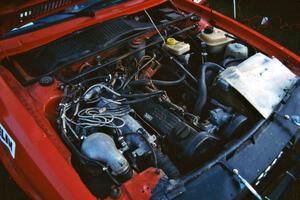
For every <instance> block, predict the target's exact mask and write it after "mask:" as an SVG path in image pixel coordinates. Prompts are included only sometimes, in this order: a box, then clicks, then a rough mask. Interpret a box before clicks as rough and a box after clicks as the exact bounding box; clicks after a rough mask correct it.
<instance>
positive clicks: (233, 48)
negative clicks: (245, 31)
mask: <svg viewBox="0 0 300 200" xmlns="http://www.w3.org/2000/svg"><path fill="white" fill-rule="evenodd" d="M224 57H225V58H227V57H232V58H235V59H246V58H248V47H246V46H245V45H243V44H240V43H232V44H228V45H227V47H226V50H225V55H224Z"/></svg>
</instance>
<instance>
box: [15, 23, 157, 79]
mask: <svg viewBox="0 0 300 200" xmlns="http://www.w3.org/2000/svg"><path fill="white" fill-rule="evenodd" d="M149 28H152V26H151V25H149V24H144V23H138V22H136V21H133V20H129V19H127V18H118V19H115V20H111V21H108V22H104V23H101V24H97V25H95V26H92V27H90V28H87V29H84V30H81V31H77V32H74V33H72V34H71V35H68V36H66V37H63V38H61V39H58V40H56V41H54V42H52V43H50V44H47V45H44V46H42V47H39V48H36V49H33V50H31V51H28V52H26V53H23V54H20V55H17V56H15V58H16V60H17V61H18V62H19V63H20V64H21V66H22V67H23V68H24V69H25V70H26V71H27V73H28V74H30V75H31V76H40V75H42V74H45V73H47V72H50V71H51V70H53V69H54V68H55V67H56V66H57V65H58V64H64V63H65V62H66V61H69V60H71V59H75V58H78V57H82V56H84V55H87V54H89V53H91V52H94V51H99V50H101V49H104V48H106V47H108V46H109V45H111V44H112V43H114V42H115V41H116V40H118V39H120V38H121V37H122V36H126V35H128V34H130V33H134V32H135V31H139V30H145V29H149Z"/></svg>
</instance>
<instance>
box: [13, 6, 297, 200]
mask: <svg viewBox="0 0 300 200" xmlns="http://www.w3.org/2000/svg"><path fill="white" fill-rule="evenodd" d="M113 27H116V28H115V30H114V29H113ZM109 28H110V29H109ZM78 38H79V39H80V38H82V40H84V42H81V43H83V44H81V45H78V44H77V41H76V40H75V39H78ZM72 45H74V48H73V49H68V50H61V51H60V52H57V51H55V50H53V49H55V47H56V46H69V47H70V46H72ZM76 45H77V46H76ZM46 55H47V57H45V56H46ZM30 57H31V58H32V59H28V58H30ZM25 58H26V59H25ZM15 59H16V60H17V61H18V62H19V63H20V64H21V65H22V66H24V70H25V71H27V72H28V73H29V74H30V75H31V76H33V77H38V78H37V79H36V80H37V81H39V82H40V84H42V85H47V84H51V82H52V81H53V80H52V76H48V75H47V74H53V73H52V72H53V71H55V73H56V79H57V80H58V81H59V83H60V90H62V91H63V95H62V98H61V101H60V102H59V105H58V106H57V112H58V115H57V127H58V128H57V129H58V132H59V134H60V136H61V138H62V139H63V141H64V143H65V144H66V145H67V147H68V148H69V149H70V151H71V152H72V155H73V156H72V163H73V165H74V167H75V169H76V170H77V171H78V173H79V175H80V177H81V178H82V180H83V181H84V182H85V183H86V185H87V187H88V188H89V189H90V190H91V191H92V193H93V194H95V195H96V196H98V197H107V196H109V195H111V193H112V190H113V188H116V187H117V186H120V185H122V183H124V182H126V181H128V180H130V179H131V178H132V177H133V176H135V174H138V173H141V172H143V171H144V170H146V169H148V168H150V167H154V168H158V169H161V170H162V172H163V173H164V174H165V176H166V177H168V179H178V178H180V177H182V176H184V175H186V174H188V173H190V172H192V171H194V170H196V169H197V168H199V167H200V166H201V165H202V163H205V162H207V161H208V160H210V159H211V158H212V157H213V156H214V155H216V154H217V153H218V152H220V151H221V150H222V149H223V148H224V146H226V145H230V142H231V141H232V140H236V139H238V138H240V137H242V136H243V134H244V133H245V132H247V131H248V130H249V129H251V128H252V127H253V126H254V125H255V124H256V123H257V122H258V121H259V120H261V119H264V118H265V119H266V118H268V117H270V116H271V115H272V114H273V113H274V112H276V106H277V105H278V104H279V103H280V102H281V101H282V99H284V98H285V95H286V94H287V91H288V90H290V89H292V88H293V87H294V85H295V84H296V81H297V77H296V76H295V75H294V74H293V73H292V72H291V71H290V70H289V69H288V68H287V67H285V65H284V64H283V63H282V62H280V61H279V60H277V59H276V58H272V57H269V56H268V55H265V54H263V53H262V52H258V51H257V50H256V49H255V48H253V47H252V46H251V45H249V44H247V43H246V42H244V41H243V40H241V39H239V38H236V37H235V36H234V35H231V34H230V33H227V32H226V31H224V30H221V29H219V28H218V27H215V26H213V25H210V24H208V23H207V22H205V20H204V19H202V18H201V17H200V16H198V15H195V14H193V13H190V14H186V13H185V14H184V13H181V12H178V11H177V10H176V9H175V8H172V7H170V6H166V7H162V8H154V9H152V10H149V11H145V12H141V13H137V14H134V15H130V16H127V17H121V18H117V19H114V20H111V21H108V22H105V23H103V24H99V25H96V26H94V27H92V28H90V29H87V30H82V31H80V32H78V33H74V34H72V35H71V36H68V37H65V38H63V39H60V40H57V41H55V42H54V43H51V44H50V46H48V47H47V46H45V47H41V48H38V49H35V50H32V51H30V52H26V53H25V54H23V55H18V56H16V58H15ZM33 60H34V62H33ZM40 65H42V66H47V67H44V68H40V67H39V66H40ZM45 74H46V75H45ZM99 188H101V189H99Z"/></svg>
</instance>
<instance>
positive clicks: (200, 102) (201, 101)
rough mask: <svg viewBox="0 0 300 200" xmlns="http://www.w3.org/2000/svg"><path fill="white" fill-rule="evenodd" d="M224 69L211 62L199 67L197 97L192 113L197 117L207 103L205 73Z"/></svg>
mask: <svg viewBox="0 0 300 200" xmlns="http://www.w3.org/2000/svg"><path fill="white" fill-rule="evenodd" d="M223 70H224V68H223V67H221V66H220V65H218V64H216V63H212V62H206V63H204V64H203V65H201V74H200V77H199V81H198V90H199V95H198V97H197V100H196V104H195V107H194V113H195V114H197V115H200V114H201V111H202V109H203V107H204V105H205V103H206V101H207V86H206V72H207V71H216V72H218V71H223Z"/></svg>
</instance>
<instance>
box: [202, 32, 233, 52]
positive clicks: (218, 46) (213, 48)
mask: <svg viewBox="0 0 300 200" xmlns="http://www.w3.org/2000/svg"><path fill="white" fill-rule="evenodd" d="M227 35H230V34H229V33H227V32H225V31H223V30H221V29H218V28H215V27H206V28H205V29H204V30H202V31H201V33H200V35H199V38H200V39H201V40H203V41H204V42H206V44H207V47H208V48H207V50H208V53H212V54H219V53H222V52H223V50H224V48H225V46H226V45H227V44H228V43H230V42H232V41H233V40H234V39H232V38H231V37H227Z"/></svg>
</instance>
